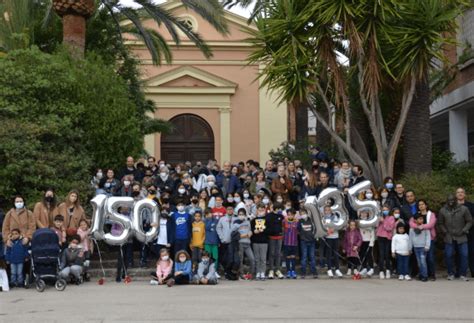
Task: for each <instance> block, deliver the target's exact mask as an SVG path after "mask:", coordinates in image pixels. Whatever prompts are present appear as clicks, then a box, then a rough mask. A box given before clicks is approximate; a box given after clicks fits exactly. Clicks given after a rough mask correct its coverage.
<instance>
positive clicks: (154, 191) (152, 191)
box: [148, 190, 156, 195]
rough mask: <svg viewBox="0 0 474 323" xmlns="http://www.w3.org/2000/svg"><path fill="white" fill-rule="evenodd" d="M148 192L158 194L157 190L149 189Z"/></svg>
mask: <svg viewBox="0 0 474 323" xmlns="http://www.w3.org/2000/svg"><path fill="white" fill-rule="evenodd" d="M148 193H149V194H150V195H155V194H156V190H148Z"/></svg>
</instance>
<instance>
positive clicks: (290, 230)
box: [283, 219, 298, 246]
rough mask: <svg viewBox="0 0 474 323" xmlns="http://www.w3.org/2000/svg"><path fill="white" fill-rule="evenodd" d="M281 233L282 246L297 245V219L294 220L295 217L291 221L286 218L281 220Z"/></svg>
mask: <svg viewBox="0 0 474 323" xmlns="http://www.w3.org/2000/svg"><path fill="white" fill-rule="evenodd" d="M283 235H284V238H283V245H284V246H297V245H298V221H296V219H294V220H293V221H289V220H288V219H284V220H283Z"/></svg>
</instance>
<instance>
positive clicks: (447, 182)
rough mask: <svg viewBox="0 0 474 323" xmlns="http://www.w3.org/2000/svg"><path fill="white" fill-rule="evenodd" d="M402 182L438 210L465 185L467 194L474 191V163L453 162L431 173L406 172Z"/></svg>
mask: <svg viewBox="0 0 474 323" xmlns="http://www.w3.org/2000/svg"><path fill="white" fill-rule="evenodd" d="M400 182H401V183H403V185H404V186H405V188H406V189H411V190H414V191H415V194H416V196H417V198H420V199H425V200H426V201H427V202H428V203H429V205H430V207H431V209H432V210H433V211H435V212H438V211H439V209H440V208H441V207H442V206H443V205H444V203H445V202H446V197H447V195H448V194H450V193H454V192H455V191H456V189H457V188H458V187H463V188H464V189H465V190H466V193H467V194H473V193H474V165H473V164H452V165H450V166H448V167H447V168H445V169H443V170H440V171H433V173H432V174H431V175H430V174H405V175H404V176H403V177H402V178H401V180H400ZM471 197H472V195H471ZM471 200H472V198H471Z"/></svg>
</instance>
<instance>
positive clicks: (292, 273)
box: [291, 270, 296, 279]
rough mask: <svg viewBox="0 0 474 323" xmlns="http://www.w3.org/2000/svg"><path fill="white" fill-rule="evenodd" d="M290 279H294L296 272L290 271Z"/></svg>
mask: <svg viewBox="0 0 474 323" xmlns="http://www.w3.org/2000/svg"><path fill="white" fill-rule="evenodd" d="M291 278H292V279H296V271H294V270H292V271H291Z"/></svg>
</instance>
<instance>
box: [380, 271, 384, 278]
mask: <svg viewBox="0 0 474 323" xmlns="http://www.w3.org/2000/svg"><path fill="white" fill-rule="evenodd" d="M379 277H380V279H385V274H384V273H383V271H381V272H380V273H379Z"/></svg>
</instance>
